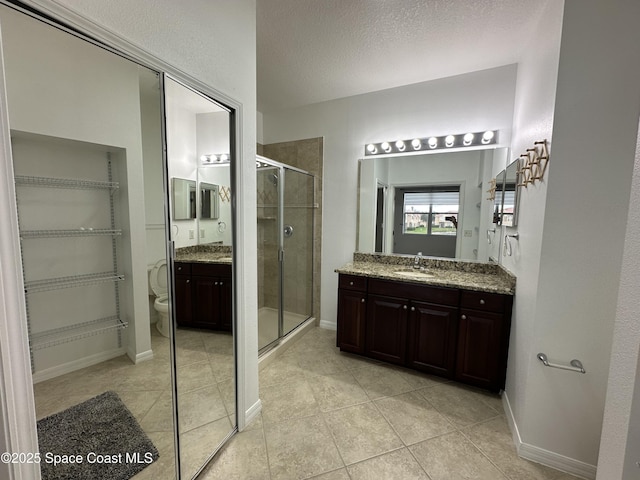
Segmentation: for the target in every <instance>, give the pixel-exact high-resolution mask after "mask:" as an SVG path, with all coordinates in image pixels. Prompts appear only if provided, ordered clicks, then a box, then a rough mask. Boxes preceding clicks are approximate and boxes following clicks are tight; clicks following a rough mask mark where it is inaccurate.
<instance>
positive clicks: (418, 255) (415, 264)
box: [413, 252, 422, 269]
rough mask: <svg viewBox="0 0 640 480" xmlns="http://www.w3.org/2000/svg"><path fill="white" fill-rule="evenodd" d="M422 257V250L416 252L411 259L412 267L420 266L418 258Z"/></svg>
mask: <svg viewBox="0 0 640 480" xmlns="http://www.w3.org/2000/svg"><path fill="white" fill-rule="evenodd" d="M421 259H422V252H418V254H417V255H416V256H415V258H414V259H413V268H416V269H418V268H420V260H421Z"/></svg>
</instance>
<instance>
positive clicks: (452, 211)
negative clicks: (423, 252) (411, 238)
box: [402, 186, 460, 235]
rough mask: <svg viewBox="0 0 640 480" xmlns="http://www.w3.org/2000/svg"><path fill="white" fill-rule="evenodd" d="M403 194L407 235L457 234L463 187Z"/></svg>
mask: <svg viewBox="0 0 640 480" xmlns="http://www.w3.org/2000/svg"><path fill="white" fill-rule="evenodd" d="M403 195H404V197H403V205H404V207H403V225H402V232H403V233H406V234H416V235H456V233H457V226H458V212H459V209H460V187H457V186H456V187H437V188H436V187H433V188H430V189H421V190H420V191H413V192H404V193H403Z"/></svg>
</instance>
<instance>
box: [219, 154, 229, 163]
mask: <svg viewBox="0 0 640 480" xmlns="http://www.w3.org/2000/svg"><path fill="white" fill-rule="evenodd" d="M227 160H229V155H227V154H226V153H223V154H222V155H220V161H221V162H226V161H227Z"/></svg>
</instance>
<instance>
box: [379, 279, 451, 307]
mask: <svg viewBox="0 0 640 480" xmlns="http://www.w3.org/2000/svg"><path fill="white" fill-rule="evenodd" d="M369 293H375V294H378V295H387V296H391V297H400V298H408V299H411V300H420V301H422V302H427V303H436V304H438V305H452V306H458V300H459V298H460V292H459V290H458V289H456V288H446V287H433V286H430V285H418V284H416V283H403V282H397V281H386V280H377V279H372V280H371V281H370V282H369Z"/></svg>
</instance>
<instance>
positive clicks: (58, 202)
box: [0, 1, 237, 480]
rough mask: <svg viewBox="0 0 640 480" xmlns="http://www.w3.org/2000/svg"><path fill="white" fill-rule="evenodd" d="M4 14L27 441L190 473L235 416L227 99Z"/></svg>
mask: <svg viewBox="0 0 640 480" xmlns="http://www.w3.org/2000/svg"><path fill="white" fill-rule="evenodd" d="M0 24H1V27H2V37H1V45H2V51H3V61H4V65H5V82H6V90H7V104H8V113H9V126H10V138H11V148H12V159H13V166H14V177H15V178H14V180H15V191H16V211H17V214H18V220H19V228H20V241H21V251H22V258H21V261H22V267H23V277H24V282H25V302H26V306H27V318H26V325H25V327H26V330H27V331H28V335H29V352H30V359H31V369H32V379H33V392H34V397H35V404H36V418H37V430H38V431H37V433H38V444H39V449H40V453H41V455H42V456H43V458H44V456H45V454H47V453H48V454H50V456H49V457H48V458H53V455H67V456H68V455H76V456H80V457H82V458H83V460H84V461H83V462H74V463H68V462H67V463H65V462H62V463H58V464H57V465H55V464H54V463H53V462H47V461H43V462H41V465H40V467H41V473H42V478H43V479H45V480H46V479H58V478H92V479H112V478H127V479H128V478H131V479H175V478H181V479H191V478H193V477H195V476H196V475H197V474H198V473H199V472H200V471H201V470H202V469H203V468H204V467H205V466H206V464H207V462H208V461H210V460H211V459H212V458H213V456H214V454H215V452H216V451H217V450H218V449H219V448H220V447H221V445H222V444H223V443H224V441H225V440H227V439H228V438H229V437H230V436H231V435H232V434H233V433H234V432H235V431H236V430H237V429H236V400H235V387H236V380H235V378H236V377H235V354H234V341H233V324H234V321H233V315H234V312H233V308H232V305H233V288H232V285H233V273H232V256H233V251H232V238H233V234H232V233H233V224H234V222H233V216H234V215H233V211H232V207H231V182H232V178H233V175H232V173H231V169H232V168H233V167H232V163H231V161H230V159H231V158H232V157H233V152H232V149H233V144H232V142H231V140H230V139H232V138H233V127H232V125H233V122H232V120H233V115H234V112H233V110H231V109H229V108H227V107H224V106H223V105H222V104H218V103H216V102H215V101H213V100H212V99H211V98H209V97H206V96H204V95H202V94H200V93H197V92H196V91H195V90H192V89H190V88H188V87H186V86H185V85H183V84H181V83H178V82H177V81H175V80H172V79H169V78H166V77H165V74H164V73H162V72H159V71H157V69H153V68H149V67H148V66H146V65H144V63H143V62H138V61H137V59H135V58H129V57H127V56H126V55H124V54H121V53H119V52H117V51H115V50H113V49H111V48H110V47H109V46H106V45H101V44H97V43H95V42H92V41H89V40H87V39H86V38H85V37H84V36H83V35H82V34H79V33H78V32H73V33H70V32H69V31H67V30H65V29H64V27H62V26H60V25H58V24H57V23H56V22H53V21H43V19H42V18H40V17H39V16H38V15H37V14H36V13H34V12H25V11H23V10H21V9H20V7H18V6H15V5H13V4H11V3H10V2H3V1H0ZM165 90H166V91H165ZM165 152H166V156H165ZM214 155H215V156H216V158H215V160H214V159H213V156H214ZM223 155H224V157H223ZM203 158H204V160H203ZM107 464H108V465H107Z"/></svg>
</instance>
